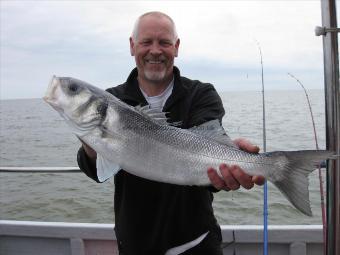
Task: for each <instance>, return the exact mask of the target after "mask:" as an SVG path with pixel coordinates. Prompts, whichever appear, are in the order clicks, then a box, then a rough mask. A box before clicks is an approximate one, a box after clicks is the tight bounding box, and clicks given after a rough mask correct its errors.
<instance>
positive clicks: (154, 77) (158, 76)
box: [144, 70, 166, 82]
mask: <svg viewBox="0 0 340 255" xmlns="http://www.w3.org/2000/svg"><path fill="white" fill-rule="evenodd" d="M144 75H145V77H146V78H147V79H148V80H150V81H156V82H157V81H162V80H164V78H165V75H166V70H163V71H161V72H153V71H145V72H144Z"/></svg>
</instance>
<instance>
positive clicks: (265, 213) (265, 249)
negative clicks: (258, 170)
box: [255, 40, 268, 255]
mask: <svg viewBox="0 0 340 255" xmlns="http://www.w3.org/2000/svg"><path fill="white" fill-rule="evenodd" d="M255 41H256V44H257V47H258V48H259V52H260V60H261V82H262V138H263V151H264V152H266V151H267V137H266V107H265V95H264V76H263V57H262V50H261V45H260V43H259V42H258V41H257V40H255ZM263 255H268V185H267V181H265V183H264V186H263Z"/></svg>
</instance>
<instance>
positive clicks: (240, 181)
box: [208, 164, 265, 191]
mask: <svg viewBox="0 0 340 255" xmlns="http://www.w3.org/2000/svg"><path fill="white" fill-rule="evenodd" d="M219 171H220V173H221V174H220V175H219V174H218V173H217V171H216V170H215V169H213V168H209V169H208V177H209V179H210V181H211V184H212V185H213V186H214V187H215V188H216V189H218V190H222V189H223V190H226V191H229V190H238V189H239V188H240V186H242V187H243V188H245V189H251V188H253V187H254V184H257V185H263V184H264V182H265V178H264V177H263V176H258V175H257V176H251V175H248V174H246V173H245V172H244V171H243V170H242V169H241V168H240V167H239V166H236V165H232V166H228V165H226V164H221V165H220V167H219Z"/></svg>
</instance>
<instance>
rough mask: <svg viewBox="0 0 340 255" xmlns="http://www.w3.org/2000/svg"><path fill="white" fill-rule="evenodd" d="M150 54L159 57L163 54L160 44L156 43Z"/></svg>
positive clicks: (152, 46)
mask: <svg viewBox="0 0 340 255" xmlns="http://www.w3.org/2000/svg"><path fill="white" fill-rule="evenodd" d="M150 53H151V54H154V55H159V54H161V53H162V50H161V47H160V45H159V43H157V42H154V43H153V44H152V45H151V47H150Z"/></svg>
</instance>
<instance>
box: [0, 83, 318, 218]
mask: <svg viewBox="0 0 340 255" xmlns="http://www.w3.org/2000/svg"><path fill="white" fill-rule="evenodd" d="M220 95H221V98H222V101H223V105H224V107H225V109H226V115H225V117H224V118H223V125H224V127H225V129H226V130H227V132H228V134H229V135H230V136H231V137H232V138H239V137H244V138H247V139H248V140H250V141H251V142H253V143H255V144H257V145H259V146H260V147H262V94H261V92H257V91H247V92H245V91H242V92H223V93H220ZM309 97H310V99H311V103H312V109H313V113H314V118H315V122H316V128H317V135H318V136H317V137H318V140H319V146H320V148H322V149H324V148H325V113H324V112H325V111H324V93H323V91H322V90H311V91H309ZM266 126H267V151H272V150H304V149H315V141H314V134H313V127H312V122H311V117H310V113H309V109H308V105H307V102H306V97H305V95H304V93H303V91H300V90H296V91H267V92H266ZM79 147H80V142H79V141H78V140H77V138H76V137H75V136H74V135H73V134H72V133H71V132H70V130H69V128H68V127H67V125H66V123H65V122H64V121H63V120H62V119H61V117H60V116H59V115H58V113H57V112H56V111H54V110H53V109H52V108H51V107H50V106H49V105H47V104H46V103H45V102H43V100H41V99H18V100H3V101H0V165H1V166H30V167H31V166H39V167H40V166H53V167H55V166H77V163H76V154H77V150H78V148H79ZM324 172H325V170H323V175H324ZM324 179H325V175H324ZM309 189H310V199H311V203H312V211H313V215H314V216H313V217H308V216H305V215H303V214H301V213H300V212H299V211H297V210H296V209H295V208H293V206H292V205H291V204H290V203H289V202H288V201H287V200H286V199H285V198H284V197H283V195H282V194H281V193H280V192H279V191H278V190H277V189H276V188H275V187H273V185H271V184H269V195H268V199H269V201H268V204H269V224H321V222H322V221H321V209H320V191H319V178H318V173H317V171H315V172H313V173H312V174H311V176H310V187H309ZM113 194H114V183H113V179H110V180H109V181H107V182H105V183H102V184H97V183H95V182H94V181H92V180H91V179H89V178H88V177H87V176H85V175H84V174H83V173H61V174H41V173H0V219H2V220H33V221H61V222H94V223H113V222H114V213H113ZM213 206H214V209H215V215H216V217H217V219H218V222H219V223H220V224H232V225H234V224H256V225H261V224H262V217H263V216H262V213H263V210H262V206H263V188H262V187H255V188H253V189H252V190H249V191H248V190H244V189H242V188H241V189H240V190H238V191H233V192H224V191H221V192H218V193H216V194H215V199H214V203H213Z"/></svg>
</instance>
